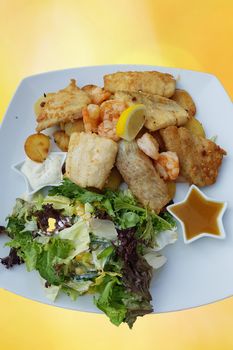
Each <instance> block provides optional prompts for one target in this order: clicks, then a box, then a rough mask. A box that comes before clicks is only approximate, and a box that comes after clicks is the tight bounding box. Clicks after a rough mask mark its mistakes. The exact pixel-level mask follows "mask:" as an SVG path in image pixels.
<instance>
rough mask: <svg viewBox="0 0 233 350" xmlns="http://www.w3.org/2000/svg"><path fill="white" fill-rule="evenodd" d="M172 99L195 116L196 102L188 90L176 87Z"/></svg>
mask: <svg viewBox="0 0 233 350" xmlns="http://www.w3.org/2000/svg"><path fill="white" fill-rule="evenodd" d="M171 99H172V100H173V101H176V102H177V103H178V105H180V106H181V107H183V108H184V109H185V110H186V111H187V112H188V114H189V115H190V116H191V117H193V116H194V115H195V114H196V106H195V103H194V101H193V99H192V97H191V96H190V95H189V93H188V92H187V91H185V90H181V89H176V91H175V93H174V95H173V96H172V97H171Z"/></svg>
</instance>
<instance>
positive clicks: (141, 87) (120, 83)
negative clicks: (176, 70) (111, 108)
mask: <svg viewBox="0 0 233 350" xmlns="http://www.w3.org/2000/svg"><path fill="white" fill-rule="evenodd" d="M175 87H176V81H175V79H174V77H173V76H172V75H170V74H165V73H160V72H156V71H145V72H117V73H113V74H108V75H105V76H104V89H105V90H107V91H110V92H112V93H114V92H116V91H143V92H148V93H150V94H156V95H160V96H165V97H171V96H172V95H173V94H174V92H175Z"/></svg>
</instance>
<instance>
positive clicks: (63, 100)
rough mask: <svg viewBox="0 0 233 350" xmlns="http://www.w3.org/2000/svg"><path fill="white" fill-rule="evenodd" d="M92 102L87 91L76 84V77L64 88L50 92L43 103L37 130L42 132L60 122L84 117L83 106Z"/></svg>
mask: <svg viewBox="0 0 233 350" xmlns="http://www.w3.org/2000/svg"><path fill="white" fill-rule="evenodd" d="M89 103H91V99H90V97H89V96H88V94H87V93H86V92H85V91H82V90H81V89H79V88H78V87H77V86H76V81H75V79H71V81H70V84H69V85H68V86H67V87H66V88H65V89H63V90H60V91H58V92H53V93H48V94H47V95H46V97H45V98H44V101H42V103H41V110H40V114H39V115H38V117H37V119H36V120H37V122H38V125H37V128H36V131H38V132H40V131H41V130H44V129H46V128H49V127H50V126H53V125H56V124H59V123H60V122H69V121H73V120H75V119H79V118H82V108H83V107H86V106H87V105H88V104H89Z"/></svg>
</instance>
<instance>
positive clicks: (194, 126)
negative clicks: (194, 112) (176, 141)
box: [184, 117, 205, 137]
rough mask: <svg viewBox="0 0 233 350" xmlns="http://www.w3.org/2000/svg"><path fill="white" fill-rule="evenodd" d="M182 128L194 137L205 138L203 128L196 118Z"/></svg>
mask: <svg viewBox="0 0 233 350" xmlns="http://www.w3.org/2000/svg"><path fill="white" fill-rule="evenodd" d="M184 127H185V128H186V129H188V130H189V131H191V133H192V134H194V135H196V136H202V137H205V130H204V128H203V125H202V124H201V123H200V122H199V120H197V119H196V118H193V117H192V118H190V119H189V121H188V122H187V123H186V124H185V125H184Z"/></svg>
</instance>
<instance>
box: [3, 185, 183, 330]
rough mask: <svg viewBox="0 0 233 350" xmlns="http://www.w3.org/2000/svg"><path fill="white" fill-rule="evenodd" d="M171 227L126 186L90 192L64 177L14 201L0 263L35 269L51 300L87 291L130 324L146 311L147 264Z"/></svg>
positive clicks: (170, 236)
mask: <svg viewBox="0 0 233 350" xmlns="http://www.w3.org/2000/svg"><path fill="white" fill-rule="evenodd" d="M175 229H176V225H175V222H174V221H173V219H172V217H171V216H170V215H169V213H168V212H167V211H166V210H165V211H164V212H163V213H162V214H160V215H156V214H155V213H153V212H151V211H150V210H148V209H147V208H143V207H141V206H140V205H139V204H138V203H137V201H136V200H135V198H134V197H133V196H132V194H131V192H130V191H129V190H124V191H123V190H121V191H116V192H114V191H110V190H106V191H105V192H104V193H96V192H94V191H92V190H87V189H84V188H81V187H79V186H77V185H76V184H74V183H73V182H71V181H70V180H68V179H64V181H63V183H62V184H61V185H60V186H58V187H53V188H52V189H51V190H50V191H49V194H48V195H46V196H43V195H42V194H39V195H37V196H34V197H33V198H32V199H31V200H30V201H25V200H22V199H17V200H16V204H15V207H14V209H13V212H12V214H11V216H9V217H8V223H7V227H6V232H7V234H8V236H9V237H10V238H11V240H10V241H9V242H8V243H7V244H6V245H7V246H9V247H10V253H9V256H7V257H5V258H2V259H1V262H2V264H4V265H5V266H6V267H7V268H11V267H12V266H14V265H17V264H21V263H23V262H24V263H25V264H26V268H27V270H28V271H32V270H37V271H38V272H39V274H40V276H41V278H42V280H43V284H44V288H45V292H46V294H47V296H48V298H50V299H51V300H55V298H56V297H57V296H58V294H59V293H61V292H64V293H66V294H68V295H69V296H70V297H71V298H72V299H73V300H75V299H76V298H77V297H79V296H81V295H83V294H86V293H89V294H94V303H95V305H96V306H97V307H98V308H99V309H100V310H102V311H103V312H104V313H105V314H106V315H107V316H108V317H109V319H110V320H111V322H112V323H113V324H115V325H117V326H118V325H120V324H121V323H122V322H126V323H127V324H128V325H129V327H130V328H132V326H133V324H134V322H135V320H136V318H137V317H138V316H143V315H145V314H147V313H150V312H152V311H153V309H152V305H151V300H152V297H151V294H150V291H149V287H150V282H151V278H152V274H153V268H155V269H156V268H159V267H160V266H162V265H163V263H164V262H165V261H166V258H165V257H163V256H162V255H161V254H159V253H158V251H159V250H161V249H162V248H163V247H164V246H165V245H167V244H169V243H173V242H175V240H176V238H177V237H176V232H175Z"/></svg>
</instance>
